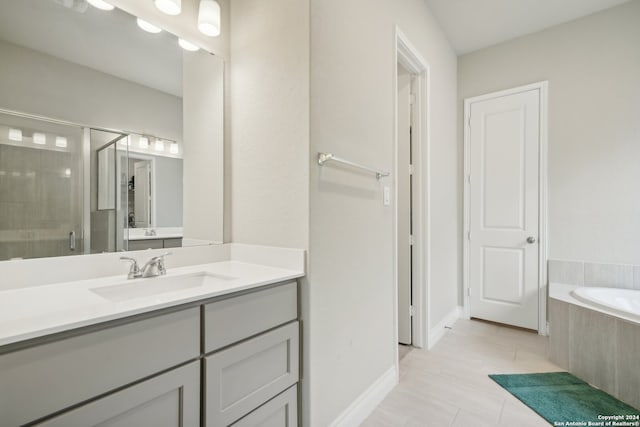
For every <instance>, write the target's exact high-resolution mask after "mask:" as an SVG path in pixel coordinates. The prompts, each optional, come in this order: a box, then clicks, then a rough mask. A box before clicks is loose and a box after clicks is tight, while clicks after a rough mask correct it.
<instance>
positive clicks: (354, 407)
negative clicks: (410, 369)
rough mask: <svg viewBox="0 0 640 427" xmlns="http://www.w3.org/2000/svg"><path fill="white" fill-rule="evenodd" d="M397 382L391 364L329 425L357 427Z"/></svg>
mask: <svg viewBox="0 0 640 427" xmlns="http://www.w3.org/2000/svg"><path fill="white" fill-rule="evenodd" d="M396 384H398V372H397V371H396V367H395V366H392V367H391V368H389V370H388V371H387V372H385V373H384V374H382V376H380V378H378V379H377V380H376V381H375V382H374V383H373V384H371V386H370V387H369V388H368V389H366V390H365V391H364V392H363V393H362V394H361V395H360V396H358V397H357V398H356V400H354V401H353V402H352V403H351V405H349V407H348V408H347V409H345V410H344V412H342V413H341V414H340V415H339V416H338V418H336V419H335V420H333V422H332V423H331V424H330V425H329V426H330V427H357V426H359V425H360V424H362V422H363V421H364V420H365V419H367V417H368V416H369V415H370V414H371V413H372V412H373V410H374V409H376V406H378V405H379V404H380V402H382V401H383V400H384V398H385V397H386V396H387V394H389V392H390V391H391V390H392V389H393V388H394V387H395V386H396Z"/></svg>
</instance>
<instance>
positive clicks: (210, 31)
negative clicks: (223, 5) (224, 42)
mask: <svg viewBox="0 0 640 427" xmlns="http://www.w3.org/2000/svg"><path fill="white" fill-rule="evenodd" d="M198 30H200V32H201V33H202V34H205V35H207V36H210V37H217V36H219V35H220V5H219V4H218V2H217V1H215V0H200V9H199V10H198Z"/></svg>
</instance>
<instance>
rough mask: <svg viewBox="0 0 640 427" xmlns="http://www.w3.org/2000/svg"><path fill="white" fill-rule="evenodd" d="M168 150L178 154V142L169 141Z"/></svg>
mask: <svg viewBox="0 0 640 427" xmlns="http://www.w3.org/2000/svg"><path fill="white" fill-rule="evenodd" d="M169 152H170V153H171V154H178V152H179V149H178V144H177V143H176V142H173V143H171V146H169Z"/></svg>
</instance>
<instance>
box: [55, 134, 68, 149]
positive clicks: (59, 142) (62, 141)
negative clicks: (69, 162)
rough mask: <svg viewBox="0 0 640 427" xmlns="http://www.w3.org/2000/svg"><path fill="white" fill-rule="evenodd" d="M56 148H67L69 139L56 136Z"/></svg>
mask: <svg viewBox="0 0 640 427" xmlns="http://www.w3.org/2000/svg"><path fill="white" fill-rule="evenodd" d="M56 147H60V148H67V138H65V137H64V136H56Z"/></svg>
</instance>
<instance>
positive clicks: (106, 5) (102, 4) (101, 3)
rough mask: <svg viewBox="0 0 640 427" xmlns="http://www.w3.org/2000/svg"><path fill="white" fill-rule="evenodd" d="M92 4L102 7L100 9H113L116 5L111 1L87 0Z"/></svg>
mask: <svg viewBox="0 0 640 427" xmlns="http://www.w3.org/2000/svg"><path fill="white" fill-rule="evenodd" d="M87 3H89V4H90V5H91V6H93V7H95V8H97V9H100V10H113V9H114V6H113V5H112V4H110V3H107V2H106V1H104V0H87Z"/></svg>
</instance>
